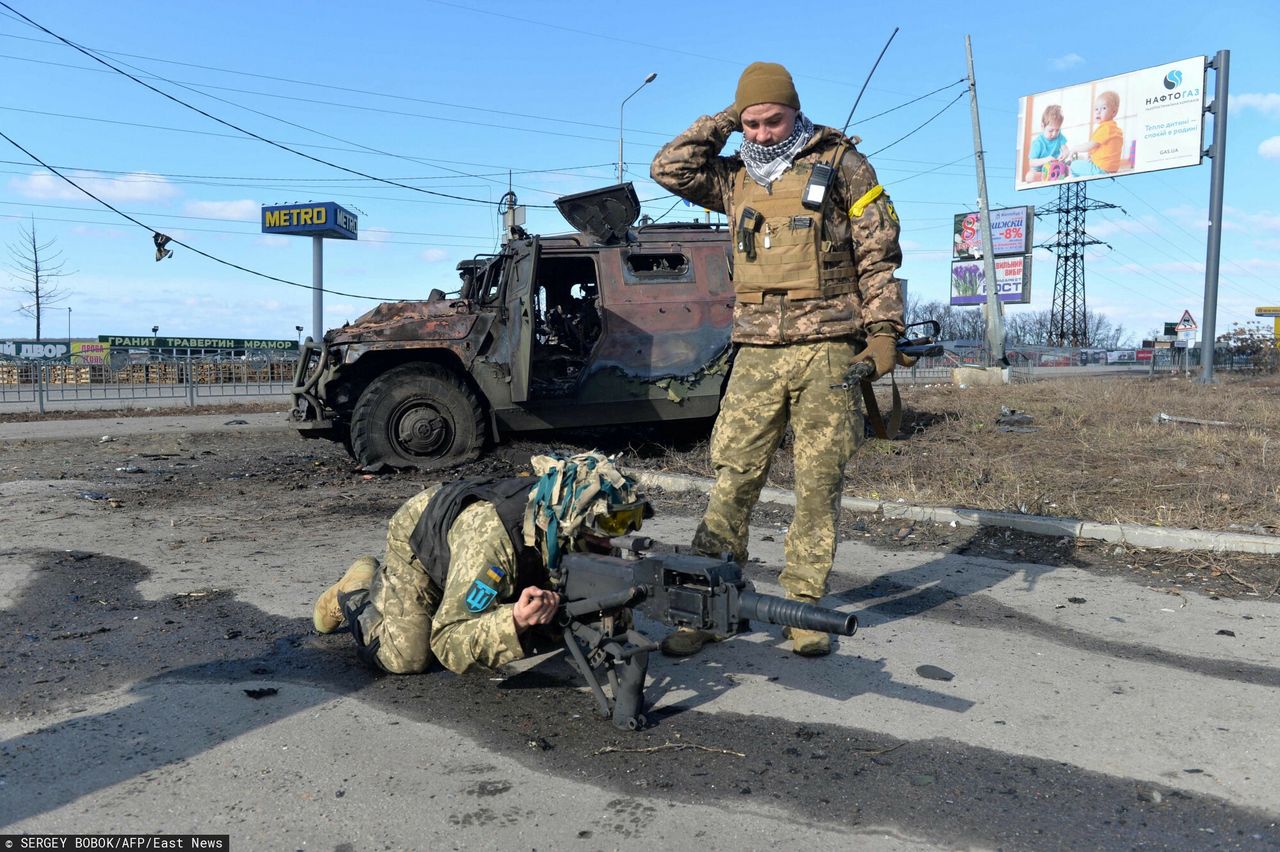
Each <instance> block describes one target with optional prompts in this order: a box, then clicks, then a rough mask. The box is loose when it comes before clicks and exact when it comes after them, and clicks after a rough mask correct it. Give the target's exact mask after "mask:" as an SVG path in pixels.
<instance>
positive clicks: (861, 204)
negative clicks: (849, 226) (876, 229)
mask: <svg viewBox="0 0 1280 852" xmlns="http://www.w3.org/2000/svg"><path fill="white" fill-rule="evenodd" d="M883 194H884V184H881V183H878V184H876V185H875V186H873V187H871V188H870V189H868V190H867V191H866V192H864V193H863V194H862V197H861V198H859V199H858V200H857V201H855V202H853V206H852V207H850V208H849V218H850V219H857V218H858V217H859V216H861V215H862V211H864V210H866V209H867V205H868V204H870V203H871V202H873V201H875V200H876V199H877V198H879V197H880V196H881V195H883Z"/></svg>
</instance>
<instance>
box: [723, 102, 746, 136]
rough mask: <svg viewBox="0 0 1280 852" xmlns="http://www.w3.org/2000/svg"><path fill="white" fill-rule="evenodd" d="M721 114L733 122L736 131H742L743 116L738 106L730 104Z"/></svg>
mask: <svg viewBox="0 0 1280 852" xmlns="http://www.w3.org/2000/svg"><path fill="white" fill-rule="evenodd" d="M720 114H721V115H723V116H724V117H725V118H727V119H729V120H730V121H732V122H733V129H734V130H741V129H742V116H741V115H740V114H739V113H738V108H737V107H736V106H734V105H733V104H729V105H728V106H727V107H725V108H724V109H722V110H720Z"/></svg>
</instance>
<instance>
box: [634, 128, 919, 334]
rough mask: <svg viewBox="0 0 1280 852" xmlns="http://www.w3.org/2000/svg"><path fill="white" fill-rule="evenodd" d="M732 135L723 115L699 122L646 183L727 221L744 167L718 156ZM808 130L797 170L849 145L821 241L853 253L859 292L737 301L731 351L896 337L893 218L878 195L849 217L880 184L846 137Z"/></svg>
mask: <svg viewBox="0 0 1280 852" xmlns="http://www.w3.org/2000/svg"><path fill="white" fill-rule="evenodd" d="M737 129H738V127H737V121H736V119H735V118H734V116H732V115H731V114H730V113H729V112H728V111H723V112H720V113H718V114H717V115H714V116H707V115H704V116H702V117H701V118H699V119H698V120H697V121H695V122H694V123H693V126H691V127H690V128H689V129H688V130H686V131H685V132H684V133H682V134H680V135H679V136H677V137H676V138H675V139H673V140H672V141H671V142H668V143H667V144H666V145H664V146H663V148H662V150H660V151H659V152H658V154H657V156H656V157H654V159H653V165H652V167H651V168H650V172H649V173H650V175H651V176H652V177H653V179H654V180H655V181H657V182H658V184H660V185H661V186H663V187H664V188H666V189H668V190H670V191H671V192H673V193H675V194H676V195H679V196H680V197H681V198H686V199H688V200H689V201H691V202H693V203H695V204H700V205H702V206H703V207H706V208H707V209H708V210H714V211H716V212H718V213H724V214H726V215H729V211H731V210H733V209H734V205H733V187H734V181H735V178H736V176H737V174H738V172H739V171H740V170H742V169H743V168H745V167H744V166H743V164H742V160H741V159H740V158H739V157H737V156H729V157H722V156H720V151H721V149H723V148H724V143H725V141H726V140H727V139H728V138H729V135H730V134H731V133H733V132H734V131H735V130H737ZM814 130H815V132H814V135H813V138H812V139H810V140H809V143H808V144H807V145H805V147H804V148H802V149H801V150H800V153H799V154H797V155H796V161H797V162H801V161H803V162H808V163H812V162H817V161H820V160H823V159H824V158H825V159H830V154H831V152H832V150H833V149H834V148H835V147H836V146H837V145H839V144H840V143H841V142H848V144H849V145H850V148H849V150H848V152H847V153H846V154H845V156H844V158H843V159H842V160H841V163H840V170H839V172H838V176H837V178H836V180H835V181H834V182H833V185H832V188H831V192H832V197H831V199H830V200H829V201H828V205H829V207H828V210H829V211H830V212H829V214H828V215H826V216H825V217H824V219H825V229H826V233H825V235H824V237H825V239H826V240H828V241H830V242H831V243H832V245H833V247H835V248H837V249H839V248H841V247H845V248H847V249H848V250H849V251H851V252H852V253H853V256H854V263H855V265H856V268H857V276H858V288H857V290H856V291H854V292H852V293H847V294H843V295H839V296H830V297H826V298H818V299H802V300H801V299H788V298H787V297H785V296H783V295H780V294H779V295H768V296H765V297H764V300H763V301H762V302H760V303H759V304H750V303H746V302H744V301H741V300H739V301H738V302H737V303H736V304H735V305H734V310H733V317H734V322H733V339H734V341H735V342H737V343H754V344H765V345H769V344H774V345H776V344H781V343H793V342H798V341H813V340H824V339H829V338H836V337H859V336H861V335H863V334H864V333H866V332H867V331H868V330H871V331H892V332H893V333H900V332H901V331H902V328H903V320H902V290H901V286H900V285H899V283H898V280H897V279H896V278H895V277H894V271H895V270H896V269H897V268H898V266H899V265H900V264H901V263H902V249H901V247H900V246H899V245H898V233H899V226H898V215H897V213H896V212H894V209H893V204H892V203H891V202H890V201H889V197H888V195H886V194H884V193H881V194H879V195H878V196H877V197H876V198H874V200H872V201H871V202H870V203H869V204H867V205H866V207H865V208H864V209H863V210H861V212H860V214H859V215H856V216H850V215H849V211H850V208H851V207H853V205H854V202H857V201H858V200H859V199H861V198H863V196H864V195H865V194H866V193H867V192H868V191H869V190H871V189H873V188H874V187H876V186H877V185H878V184H879V181H878V180H877V179H876V173H875V170H874V169H873V168H872V167H871V163H869V162H868V161H867V158H866V157H864V156H863V155H862V154H860V153H858V151H857V149H856V148H854V147H852V146H853V140H850V139H848V138H847V137H845V136H844V134H842V133H840V132H839V131H837V130H834V129H832V128H830V127H823V126H821V125H815V128H814ZM796 212H797V213H803V212H804V211H803V210H797V211H796ZM731 224H732V223H731Z"/></svg>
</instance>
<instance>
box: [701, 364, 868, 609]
mask: <svg viewBox="0 0 1280 852" xmlns="http://www.w3.org/2000/svg"><path fill="white" fill-rule="evenodd" d="M853 354H854V346H853V344H852V343H851V342H848V341H845V340H823V341H818V342H815V343H791V344H787V345H784V346H752V345H743V346H741V347H740V348H739V349H738V354H737V356H736V358H735V360H734V363H733V371H732V373H731V374H730V376H729V387H728V389H727V390H726V392H725V395H724V399H723V400H722V402H721V404H720V416H719V417H718V418H717V419H716V425H715V429H714V431H713V432H712V435H711V464H712V466H713V467H714V469H715V474H716V481H715V485H714V486H713V487H712V489H711V499H710V502H709V504H708V505H707V511H706V514H705V515H704V516H703V518H702V523H701V524H700V525H699V526H698V531H697V532H696V533H695V534H694V539H693V546H694V549H695V550H697V551H699V552H701V553H705V554H709V555H718V554H720V553H730V554H732V555H733V557H734V558H735V559H738V560H743V561H745V560H746V558H747V540H748V539H747V533H748V523H749V521H750V519H751V511H752V509H754V508H755V505H756V501H757V500H758V499H759V497H760V489H761V488H762V487H763V486H764V483H765V478H766V477H767V476H768V473H769V467H770V465H771V464H772V462H773V455H774V451H775V450H776V449H777V448H778V446H779V444H781V442H782V438H783V434H784V432H785V431H786V427H787V425H788V424H790V426H791V429H792V432H793V433H794V438H795V442H794V449H793V455H794V459H795V495H796V509H795V517H794V519H793V520H792V523H791V528H790V530H788V532H787V540H786V559H787V564H786V568H785V569H784V570H783V572H782V576H781V577H780V578H779V581H780V582H781V584H782V587H783V588H784V589H785V590H786V592H787V593H788V595H790V596H792V597H797V598H801V599H811V600H816V599H818V598H820V597H822V596H823V594H825V593H826V585H827V575H828V574H829V573H830V572H831V562H832V559H833V558H834V557H835V549H836V539H837V533H836V520H837V518H838V517H839V511H840V494H841V491H842V489H843V484H844V468H845V465H846V464H847V463H848V461H849V458H850V457H851V456H852V455H853V451H854V450H855V449H856V448H857V447H858V445H859V444H860V443H861V441H862V436H863V431H862V430H863V425H862V410H861V407H860V405H861V403H860V401H859V399H858V397H857V394H856V393H852V392H850V391H847V390H844V389H843V388H840V387H838V385H839V384H840V383H841V382H842V381H843V380H844V374H845V372H846V371H847V370H848V369H849V365H850V364H851V363H852V360H853ZM832 385H837V387H832Z"/></svg>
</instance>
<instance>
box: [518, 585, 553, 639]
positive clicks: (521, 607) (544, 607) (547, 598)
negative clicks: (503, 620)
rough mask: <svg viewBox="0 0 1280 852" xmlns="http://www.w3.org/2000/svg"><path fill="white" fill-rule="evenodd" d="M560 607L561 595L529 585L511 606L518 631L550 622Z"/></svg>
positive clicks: (521, 631)
mask: <svg viewBox="0 0 1280 852" xmlns="http://www.w3.org/2000/svg"><path fill="white" fill-rule="evenodd" d="M559 607H560V596H559V595H558V594H556V593H555V592H552V591H548V590H546V589H538V588H535V587H533V586H530V587H528V588H527V589H525V590H524V591H523V592H521V593H520V599H519V600H517V601H516V603H515V606H513V607H512V608H511V617H512V618H513V619H514V620H515V623H516V632H517V633H523V632H524V631H526V630H528V629H529V628H530V627H534V626H535V625H540V624H550V623H551V619H553V618H555V615H556V610H557V609H558V608H559Z"/></svg>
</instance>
